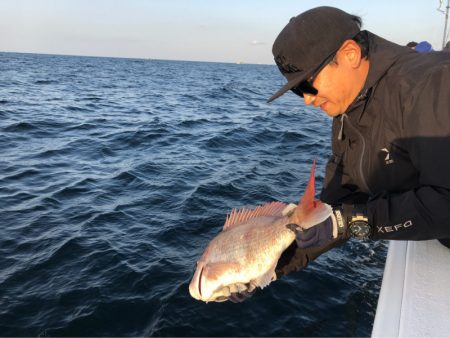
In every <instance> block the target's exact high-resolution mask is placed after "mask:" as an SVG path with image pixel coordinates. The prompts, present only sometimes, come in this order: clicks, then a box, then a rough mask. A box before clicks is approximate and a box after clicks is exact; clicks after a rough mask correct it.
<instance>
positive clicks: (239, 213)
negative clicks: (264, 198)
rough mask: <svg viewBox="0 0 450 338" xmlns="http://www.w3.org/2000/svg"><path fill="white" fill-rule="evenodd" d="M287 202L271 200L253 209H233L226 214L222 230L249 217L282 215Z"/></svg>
mask: <svg viewBox="0 0 450 338" xmlns="http://www.w3.org/2000/svg"><path fill="white" fill-rule="evenodd" d="M286 206H287V204H285V203H283V202H272V203H268V204H264V205H261V206H259V207H256V208H255V209H245V208H243V209H240V210H236V209H233V210H232V211H231V213H230V214H229V215H228V216H227V219H226V221H225V224H224V226H223V230H226V229H229V228H231V227H233V226H234V225H236V224H240V223H243V222H246V221H248V220H249V219H251V218H255V217H259V216H280V217H281V216H283V214H282V211H283V209H284V208H286Z"/></svg>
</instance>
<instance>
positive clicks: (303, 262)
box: [275, 206, 352, 278]
mask: <svg viewBox="0 0 450 338" xmlns="http://www.w3.org/2000/svg"><path fill="white" fill-rule="evenodd" d="M351 208H352V206H345V208H344V207H340V208H336V209H334V210H333V212H332V214H331V216H330V217H329V218H327V219H326V220H324V221H323V222H321V223H318V224H315V225H312V226H310V227H309V228H307V229H303V228H301V225H298V224H288V225H287V227H288V228H289V229H290V230H292V231H294V232H295V235H296V240H295V242H294V243H292V245H291V246H290V247H289V248H287V249H286V250H285V251H284V252H283V254H282V255H281V257H280V259H279V260H278V264H277V267H276V269H275V272H276V274H277V278H280V277H281V276H283V275H286V274H288V273H290V272H292V271H299V270H301V269H303V268H305V267H306V266H307V265H308V264H309V263H310V262H311V261H313V260H314V259H316V258H317V257H318V256H320V255H321V254H322V253H324V252H326V251H328V250H330V249H332V248H334V247H336V246H338V245H341V244H343V243H345V242H346V241H347V240H348V238H349V234H348V230H347V222H346V219H347V215H348V213H349V212H350V209H351ZM291 209H292V207H291Z"/></svg>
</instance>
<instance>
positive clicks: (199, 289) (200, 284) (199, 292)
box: [198, 267, 205, 297]
mask: <svg viewBox="0 0 450 338" xmlns="http://www.w3.org/2000/svg"><path fill="white" fill-rule="evenodd" d="M204 269H205V268H204V267H202V270H201V271H200V276H198V294H199V295H200V297H202V277H203V270H204Z"/></svg>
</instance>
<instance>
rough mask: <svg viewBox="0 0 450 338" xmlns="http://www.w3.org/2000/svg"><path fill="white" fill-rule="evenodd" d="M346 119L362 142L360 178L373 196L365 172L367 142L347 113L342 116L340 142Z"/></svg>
mask: <svg viewBox="0 0 450 338" xmlns="http://www.w3.org/2000/svg"><path fill="white" fill-rule="evenodd" d="M344 119H347V123H348V125H349V126H350V127H351V128H352V129H353V130H354V131H355V133H356V134H357V135H358V137H359V138H360V139H361V141H362V151H361V156H360V158H359V176H360V178H361V183H362V184H363V187H364V189H366V191H368V192H369V194H372V192H371V191H370V189H369V185H368V184H367V181H366V178H365V176H364V171H363V158H364V154H365V152H366V140H365V139H364V137H363V135H362V134H361V133H360V132H359V130H358V129H356V128H355V127H354V126H353V124H352V123H351V122H350V120H349V118H348V116H347V114H345V113H344V114H342V116H341V129H340V130H339V135H338V140H342V135H343V132H344Z"/></svg>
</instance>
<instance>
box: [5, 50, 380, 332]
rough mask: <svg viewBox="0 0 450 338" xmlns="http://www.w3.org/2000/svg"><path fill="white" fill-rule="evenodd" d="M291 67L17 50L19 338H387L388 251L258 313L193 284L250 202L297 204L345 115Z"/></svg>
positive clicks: (12, 139)
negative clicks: (380, 326)
mask: <svg viewBox="0 0 450 338" xmlns="http://www.w3.org/2000/svg"><path fill="white" fill-rule="evenodd" d="M283 83H284V80H283V78H282V77H281V75H280V74H279V72H278V70H277V69H276V67H275V66H271V65H248V64H226V63H207V62H181V61H162V60H142V59H120V58H96V57H77V56H55V55H37V54H16V53H0V153H1V156H0V335H1V336H35V337H36V336H41V337H43V336H79V337H81V336H182V337H185V336H369V335H370V334H371V329H372V323H373V320H374V315H375V310H376V304H377V298H378V293H379V289H380V285H381V279H382V273H383V268H384V260H385V257H386V252H387V246H386V243H384V242H376V243H372V242H370V241H366V242H363V241H354V240H352V241H350V242H348V243H347V244H346V245H344V246H342V247H339V248H336V249H334V250H332V251H330V252H328V253H326V254H324V255H322V256H321V257H319V258H318V259H317V260H316V261H315V262H313V263H312V264H311V265H310V266H309V267H308V268H306V269H305V270H303V271H300V272H298V273H294V274H292V275H289V276H287V277H285V278H283V279H281V280H279V281H276V282H274V283H272V284H271V285H270V287H268V288H265V289H264V290H260V291H259V292H257V293H256V294H255V295H254V296H253V297H252V298H250V299H249V300H248V301H246V302H244V303H241V304H233V303H229V302H226V303H208V304H205V303H202V302H199V301H196V300H194V299H193V298H191V297H190V295H189V291H188V283H189V281H190V279H191V277H192V274H193V272H194V268H195V264H196V260H197V258H198V257H199V256H200V255H201V253H202V252H203V250H204V248H205V246H206V245H207V243H208V242H209V241H210V240H211V239H212V238H213V237H214V236H215V235H216V234H217V233H218V232H219V231H220V230H221V227H222V225H223V222H224V220H225V216H226V214H227V213H228V212H229V211H230V210H231V209H232V208H236V207H242V206H256V205H260V204H264V203H267V202H271V201H274V200H280V201H285V202H297V201H298V199H299V197H300V195H301V194H302V192H303V190H304V188H305V186H306V181H307V177H308V175H309V171H310V168H311V165H312V161H313V160H314V159H316V160H317V164H318V166H317V171H316V174H317V183H318V186H320V185H321V183H322V180H323V172H324V166H325V163H326V160H327V157H328V156H329V154H330V123H331V121H330V119H329V118H328V117H327V116H326V115H325V114H324V113H323V112H321V111H318V110H314V109H311V108H306V107H305V106H304V105H303V103H302V100H301V99H299V98H297V97H295V95H293V94H287V95H285V96H284V97H283V98H282V99H280V100H278V101H275V102H274V103H273V104H267V103H266V99H267V98H268V97H269V96H270V95H271V94H272V93H273V92H275V91H276V90H277V89H278V87H280V86H281V85H282V84H283Z"/></svg>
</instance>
